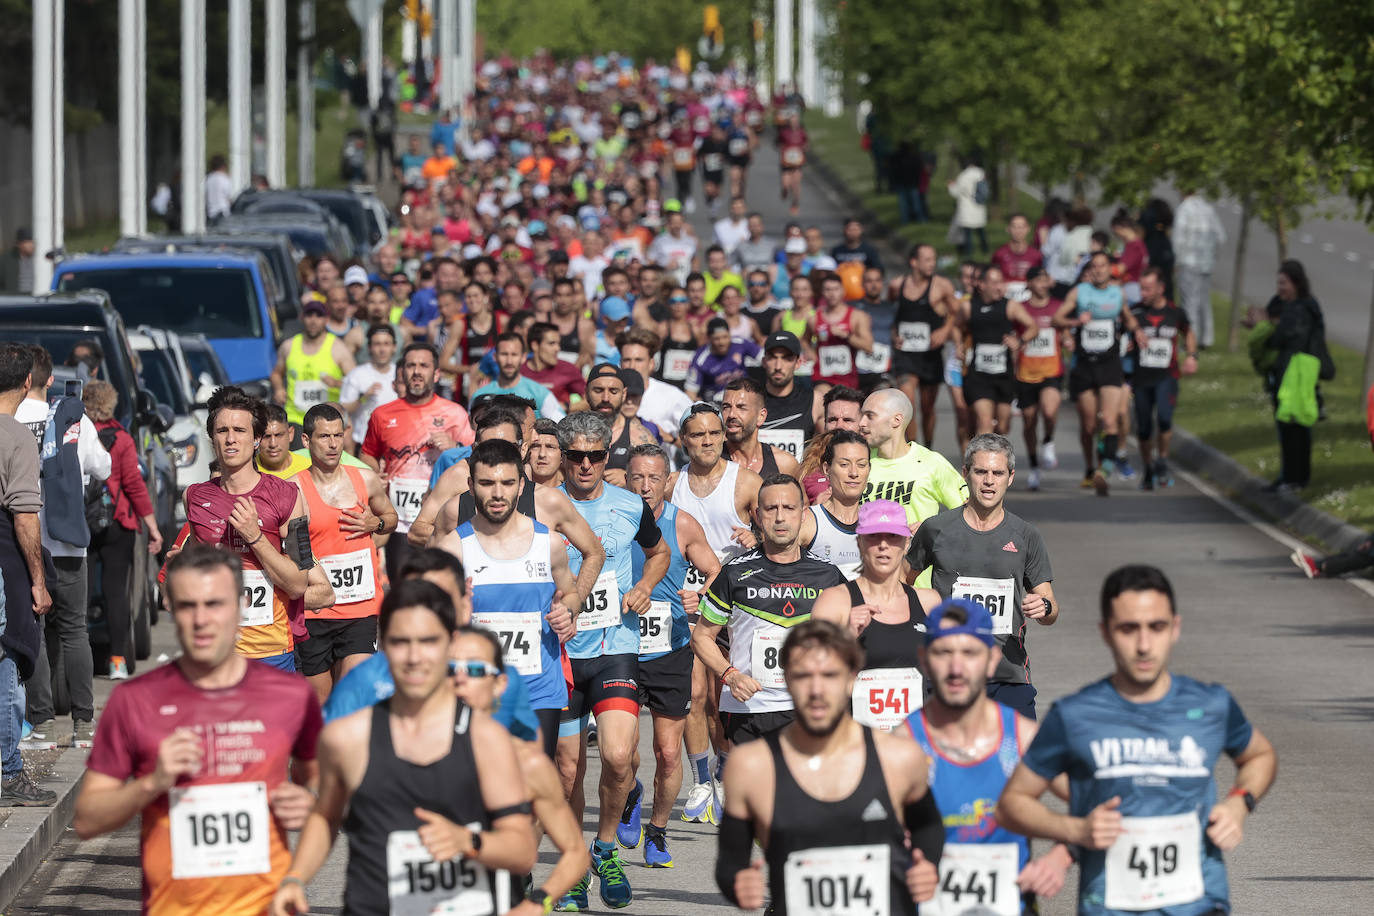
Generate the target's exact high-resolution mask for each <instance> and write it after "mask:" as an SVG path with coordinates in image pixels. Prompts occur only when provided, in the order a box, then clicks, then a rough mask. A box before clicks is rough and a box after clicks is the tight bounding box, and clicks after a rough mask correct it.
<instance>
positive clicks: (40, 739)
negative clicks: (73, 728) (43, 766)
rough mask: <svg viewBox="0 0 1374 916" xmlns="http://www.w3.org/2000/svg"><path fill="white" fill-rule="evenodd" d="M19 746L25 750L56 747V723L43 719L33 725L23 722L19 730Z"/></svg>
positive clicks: (53, 748)
mask: <svg viewBox="0 0 1374 916" xmlns="http://www.w3.org/2000/svg"><path fill="white" fill-rule="evenodd" d="M19 748H20V750H25V751H52V750H56V749H57V723H56V722H54V721H53V720H52V719H45V720H43V721H42V722H39V723H37V724H35V725H30V724H29V723H28V722H25V723H24V727H23V729H21V731H20V738H19Z"/></svg>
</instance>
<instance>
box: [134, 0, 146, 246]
mask: <svg viewBox="0 0 1374 916" xmlns="http://www.w3.org/2000/svg"><path fill="white" fill-rule="evenodd" d="M134 20H135V22H137V23H138V28H137V29H136V30H135V31H134V59H135V60H137V61H138V62H139V64H138V66H137V67H136V68H135V71H134V151H135V152H134V161H135V162H136V163H137V168H136V169H135V171H134V188H135V191H134V196H135V197H137V198H138V209H137V210H135V211H134V212H135V213H136V214H137V218H136V221H135V224H136V228H135V229H134V234H135V235H147V234H148V200H149V198H148V65H147V63H146V61H147V60H148V0H134Z"/></svg>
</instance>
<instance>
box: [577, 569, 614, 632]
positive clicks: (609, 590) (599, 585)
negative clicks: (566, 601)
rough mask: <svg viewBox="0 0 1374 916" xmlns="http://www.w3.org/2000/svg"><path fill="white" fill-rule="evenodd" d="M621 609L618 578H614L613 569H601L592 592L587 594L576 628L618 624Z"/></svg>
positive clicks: (582, 628) (603, 626)
mask: <svg viewBox="0 0 1374 916" xmlns="http://www.w3.org/2000/svg"><path fill="white" fill-rule="evenodd" d="M622 611H623V609H622V608H621V606H620V580H618V579H617V578H616V575H615V570H613V569H608V570H603V571H602V573H601V575H599V576H597V577H596V584H595V585H593V586H592V593H591V594H590V595H588V596H587V603H586V604H585V605H583V610H582V615H581V616H580V617H578V618H577V629H578V631H579V632H581V631H585V630H601V629H605V628H606V627H617V626H620V619H621V613H622Z"/></svg>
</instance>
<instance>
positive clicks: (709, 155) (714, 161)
mask: <svg viewBox="0 0 1374 916" xmlns="http://www.w3.org/2000/svg"><path fill="white" fill-rule="evenodd" d="M729 152H730V149H729V146H728V145H727V144H726V142H725V141H724V140H717V139H716V138H715V137H707V138H706V139H705V140H702V141H701V147H700V148H699V149H698V150H697V158H698V159H699V160H700V162H701V170H702V171H703V172H705V173H706V174H708V175H714V174H716V173H718V172H723V171H725V157H726V156H727V155H728V154H729Z"/></svg>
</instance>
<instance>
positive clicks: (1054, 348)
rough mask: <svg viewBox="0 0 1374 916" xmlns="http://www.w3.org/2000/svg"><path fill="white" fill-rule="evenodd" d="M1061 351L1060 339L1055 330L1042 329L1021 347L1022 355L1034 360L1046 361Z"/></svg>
mask: <svg viewBox="0 0 1374 916" xmlns="http://www.w3.org/2000/svg"><path fill="white" fill-rule="evenodd" d="M1058 351H1059V339H1058V335H1057V334H1056V333H1055V330H1054V328H1041V329H1040V330H1039V332H1038V333H1037V334H1036V335H1035V336H1034V337H1032V338H1031V339H1030V340H1028V341H1026V343H1025V344H1023V345H1022V347H1021V354H1022V355H1023V356H1029V357H1031V358H1032V359H1044V358H1045V357H1048V356H1053V355H1054V354H1055V353H1057V352H1058Z"/></svg>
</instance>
